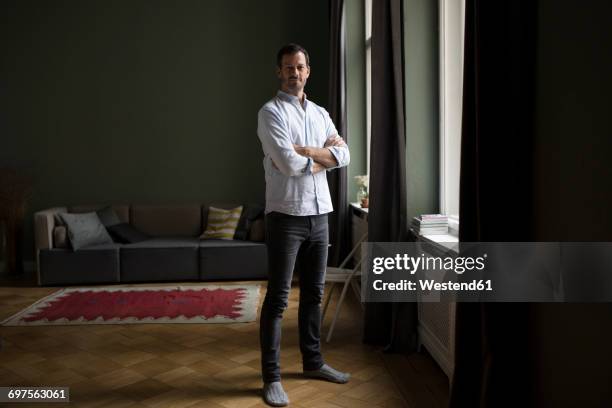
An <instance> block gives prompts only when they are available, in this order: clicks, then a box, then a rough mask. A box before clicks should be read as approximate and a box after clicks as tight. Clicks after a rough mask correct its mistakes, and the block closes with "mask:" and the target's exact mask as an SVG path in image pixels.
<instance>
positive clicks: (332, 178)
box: [327, 0, 350, 266]
mask: <svg viewBox="0 0 612 408" xmlns="http://www.w3.org/2000/svg"><path fill="white" fill-rule="evenodd" d="M329 6H330V10H329V16H330V26H329V39H330V43H329V53H330V54H329V63H330V71H329V114H330V116H331V118H332V120H333V122H334V124H335V125H336V129H338V132H339V133H340V136H342V137H343V138H344V140H345V141H346V142H347V143H349V139H348V138H349V135H348V134H347V133H346V58H345V52H346V50H345V49H346V47H345V44H346V41H345V37H344V34H345V28H344V21H345V17H344V0H330V2H329ZM349 146H350V144H349ZM347 171H348V170H347V168H346V167H342V168H339V169H336V170H334V171H331V172H328V173H327V181H328V184H329V189H330V194H331V197H332V204H333V206H334V212H333V213H332V214H331V215H330V217H329V232H330V242H331V243H332V247H331V251H330V254H329V260H328V264H330V265H334V266H338V265H339V264H340V263H341V262H342V260H343V259H344V258H345V257H346V255H347V254H348V252H349V251H350V249H349V247H350V242H349V240H350V235H349V231H350V225H349V212H348V204H349V203H348V198H347V190H348V185H347Z"/></svg>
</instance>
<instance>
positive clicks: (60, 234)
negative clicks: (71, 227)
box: [53, 221, 70, 249]
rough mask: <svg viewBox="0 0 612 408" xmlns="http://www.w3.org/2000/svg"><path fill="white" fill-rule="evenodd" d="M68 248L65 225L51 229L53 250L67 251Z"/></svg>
mask: <svg viewBox="0 0 612 408" xmlns="http://www.w3.org/2000/svg"><path fill="white" fill-rule="evenodd" d="M62 222H63V221H62ZM69 247H70V244H69V242H68V230H67V229H66V226H65V225H58V226H56V227H54V228H53V248H63V249H67V248H69Z"/></svg>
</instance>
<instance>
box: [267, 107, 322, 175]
mask: <svg viewBox="0 0 612 408" xmlns="http://www.w3.org/2000/svg"><path fill="white" fill-rule="evenodd" d="M257 136H258V137H259V140H260V141H261V145H262V147H263V150H264V154H266V155H269V156H270V158H271V159H272V161H273V162H274V164H275V165H276V167H277V168H278V170H279V171H280V172H281V173H283V174H284V175H285V176H287V177H295V176H304V175H308V174H312V160H311V159H309V158H307V157H304V156H301V155H299V154H297V152H296V151H295V149H294V147H293V143H292V141H291V139H290V137H289V134H288V132H287V126H286V125H285V123H284V121H283V119H282V118H281V117H280V115H279V114H278V113H277V112H274V111H273V110H272V109H270V108H266V107H264V108H262V109H261V110H260V111H259V114H258V117H257Z"/></svg>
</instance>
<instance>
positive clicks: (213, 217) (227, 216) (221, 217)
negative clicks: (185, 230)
mask: <svg viewBox="0 0 612 408" xmlns="http://www.w3.org/2000/svg"><path fill="white" fill-rule="evenodd" d="M242 208H243V207H242V206H240V207H236V208H232V209H231V210H224V209H223V208H217V207H212V206H211V207H210V208H209V209H208V221H207V222H206V230H205V231H204V233H203V234H202V235H201V236H200V238H201V239H225V240H232V239H234V234H235V233H236V228H237V227H238V222H239V221H240V216H241V214H242Z"/></svg>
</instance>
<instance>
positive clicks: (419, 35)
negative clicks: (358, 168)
mask: <svg viewBox="0 0 612 408" xmlns="http://www.w3.org/2000/svg"><path fill="white" fill-rule="evenodd" d="M439 49H440V47H439V38H438V6H437V2H433V1H429V0H405V1H404V51H405V56H404V80H405V87H406V89H405V96H404V99H405V102H406V196H407V197H406V198H407V200H406V204H407V220H408V222H410V220H412V217H415V216H418V215H420V214H427V213H437V212H438V211H439V209H440V202H439V199H440V198H439V197H440V194H439V189H440V172H439V162H440V160H439V155H440V153H439V152H440V143H439V140H440V135H439V125H438V124H439V98H438V94H439V87H438V82H439V66H438V52H439Z"/></svg>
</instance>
